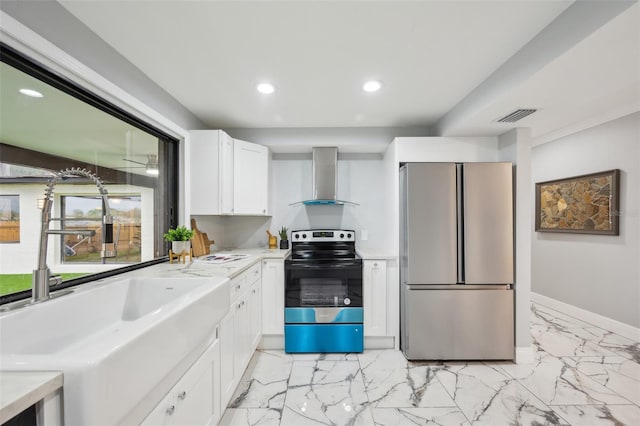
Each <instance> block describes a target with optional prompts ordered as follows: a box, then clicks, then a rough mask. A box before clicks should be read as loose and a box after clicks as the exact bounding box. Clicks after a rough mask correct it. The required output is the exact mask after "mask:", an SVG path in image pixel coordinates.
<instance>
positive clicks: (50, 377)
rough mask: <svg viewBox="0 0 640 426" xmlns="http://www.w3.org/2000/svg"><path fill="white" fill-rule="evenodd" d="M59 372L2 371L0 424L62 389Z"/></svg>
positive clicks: (0, 380) (0, 378)
mask: <svg viewBox="0 0 640 426" xmlns="http://www.w3.org/2000/svg"><path fill="white" fill-rule="evenodd" d="M62 380H63V378H62V373H61V372H59V371H0V383H2V385H1V386H0V424H3V423H5V422H6V421H8V420H10V419H11V418H13V417H14V416H16V415H17V414H20V413H21V412H23V411H24V410H26V409H27V408H29V407H30V406H32V405H33V404H35V403H36V402H38V401H40V400H42V399H43V398H44V397H46V396H47V395H49V394H51V393H53V392H55V391H56V390H58V389H59V388H60V387H62Z"/></svg>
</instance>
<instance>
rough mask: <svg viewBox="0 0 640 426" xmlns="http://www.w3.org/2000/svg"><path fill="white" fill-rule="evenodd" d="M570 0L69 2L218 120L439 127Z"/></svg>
mask: <svg viewBox="0 0 640 426" xmlns="http://www.w3.org/2000/svg"><path fill="white" fill-rule="evenodd" d="M571 3H572V1H466V2H462V1H446V2H445V1H412V2H406V1H351V2H345V1H297V2H292V1H288V2H282V1H280V2H275V1H261V2H255V1H227V2H222V1H195V2H194V1H160V2H158V1H127V2H113V1H91V2H83V1H67V0H63V1H61V4H62V5H63V6H64V7H65V8H67V9H68V10H69V11H70V12H71V13H72V14H74V15H75V16H76V17H77V18H78V19H80V20H81V21H82V22H84V23H85V24H86V25H87V26H88V27H89V28H91V29H92V30H93V31H95V32H96V33H97V34H98V35H99V36H100V37H101V38H102V39H103V40H105V41H106V42H107V43H109V44H110V45H111V46H112V47H114V48H115V49H116V50H117V51H119V52H120V53H121V54H122V55H123V56H125V57H126V58H127V59H128V60H129V61H131V62H132V63H133V64H135V65H136V66H137V67H138V68H139V69H141V70H142V71H143V72H144V73H145V74H146V75H148V76H149V77H150V78H151V79H152V80H154V81H155V82H157V83H158V84H159V85H160V86H162V87H163V88H164V89H165V90H167V91H168V92H169V93H170V94H171V95H172V96H173V97H175V98H176V99H177V100H178V101H179V102H180V103H182V104H183V105H184V106H185V107H187V108H188V109H189V110H190V111H192V112H193V113H194V114H195V115H196V116H198V117H199V118H200V119H201V120H202V121H203V122H204V123H206V124H207V125H208V126H210V127H211V128H268V127H283V128H286V127H385V126H397V127H406V126H429V125H433V124H434V123H436V121H437V120H438V119H440V118H441V117H442V116H443V115H445V114H446V113H447V112H448V111H449V110H451V109H452V108H453V107H454V106H455V105H456V104H458V103H459V102H460V101H461V100H462V99H463V98H464V97H465V96H466V95H467V94H468V93H469V92H471V91H472V90H473V89H474V88H475V87H477V86H478V85H479V84H481V83H482V82H483V81H484V80H485V79H486V78H487V77H488V76H489V75H490V74H491V73H493V72H494V71H495V70H496V69H498V68H499V67H500V66H501V65H502V64H503V63H504V62H505V61H507V60H508V59H509V58H510V57H511V56H512V55H513V54H514V53H515V52H517V51H518V50H519V49H521V48H522V47H523V46H524V45H525V44H526V43H527V42H529V41H530V40H531V39H532V38H533V37H535V36H536V35H537V34H538V33H540V32H541V31H543V29H544V28H545V27H546V26H547V25H548V24H549V23H550V22H551V21H552V20H553V19H555V18H556V17H557V16H558V15H559V14H560V13H562V12H563V11H564V10H565V9H566V8H567V7H568V6H570V5H571ZM370 78H375V79H380V80H382V82H383V84H384V86H383V89H382V90H381V91H380V92H378V93H375V94H369V93H365V92H363V91H362V90H361V85H362V83H363V82H364V81H365V80H367V79H370ZM263 80H264V81H270V82H272V83H273V84H275V85H276V88H277V91H276V93H274V94H273V95H270V96H264V95H261V94H259V93H258V92H257V91H256V90H255V85H256V83H258V82H260V81H263ZM505 112H510V111H505ZM495 118H497V117H491V119H495Z"/></svg>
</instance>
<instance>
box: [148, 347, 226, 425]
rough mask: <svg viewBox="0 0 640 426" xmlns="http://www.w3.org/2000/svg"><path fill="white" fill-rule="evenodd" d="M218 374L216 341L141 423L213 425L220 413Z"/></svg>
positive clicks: (218, 349) (218, 354)
mask: <svg viewBox="0 0 640 426" xmlns="http://www.w3.org/2000/svg"><path fill="white" fill-rule="evenodd" d="M219 374H220V340H219V339H216V340H215V341H214V342H213V344H211V345H210V346H209V347H208V348H207V349H206V350H205V352H204V353H203V354H202V355H201V356H200V358H198V360H197V361H196V362H195V363H194V364H193V366H191V368H189V370H188V371H187V372H186V373H185V375H184V376H182V378H181V379H180V380H179V381H178V383H176V385H175V386H174V387H173V388H171V390H170V391H169V393H167V395H166V396H165V397H164V398H163V399H162V401H160V403H159V404H158V405H157V406H156V407H155V408H154V409H153V411H152V412H151V413H150V414H149V415H148V416H147V417H146V418H145V419H144V420H143V421H142V423H141V424H142V425H149V426H158V425H181V426H182V425H184V426H187V425H199V426H202V425H207V424H217V422H218V421H219V420H220V416H221V414H222V413H221V409H220V402H219V401H220V400H219V398H218V395H219V393H220V390H219V384H220V380H219Z"/></svg>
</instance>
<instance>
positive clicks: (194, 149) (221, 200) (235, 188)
mask: <svg viewBox="0 0 640 426" xmlns="http://www.w3.org/2000/svg"><path fill="white" fill-rule="evenodd" d="M190 136H191V138H190V139H191V166H190V174H191V214H194V215H234V214H235V215H247V216H253V215H267V214H269V207H268V205H269V149H268V148H267V147H265V146H262V145H257V144H254V143H251V142H245V141H241V140H234V139H232V138H231V137H230V136H229V135H227V134H226V133H225V132H223V131H222V130H194V131H192V132H191V133H190Z"/></svg>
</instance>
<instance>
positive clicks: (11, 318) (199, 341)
mask: <svg viewBox="0 0 640 426" xmlns="http://www.w3.org/2000/svg"><path fill="white" fill-rule="evenodd" d="M228 309H229V280H228V279H227V278H223V277H213V278H129V279H120V280H117V281H113V282H107V283H104V284H96V285H94V286H92V288H82V289H79V290H77V291H75V292H73V293H71V294H68V295H65V296H61V297H58V298H55V299H52V300H49V301H46V302H43V303H41V304H37V305H31V306H26V307H24V308H22V309H18V310H15V311H9V312H5V313H3V314H2V315H0V369H2V370H61V371H63V373H64V387H63V392H64V416H65V424H67V425H98V424H104V425H106V424H121V423H122V420H123V419H124V418H125V416H126V415H127V414H128V413H129V412H130V411H131V410H133V409H134V408H135V407H136V405H137V404H138V402H139V401H141V400H142V399H143V398H144V397H145V396H146V395H147V394H149V393H150V392H151V391H152V390H153V389H154V388H155V387H156V386H157V385H158V384H159V383H161V382H162V379H163V378H164V377H165V376H166V375H167V374H168V372H170V371H172V370H174V369H175V368H176V367H177V366H178V365H179V364H180V363H181V361H183V360H184V359H185V358H187V357H188V356H191V355H192V353H193V352H194V351H198V350H202V349H204V347H205V346H206V344H207V343H208V342H209V341H211V339H213V335H214V330H215V327H216V324H217V323H219V322H220V320H221V319H222V318H223V317H224V315H225V314H226V313H227V312H228Z"/></svg>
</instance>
